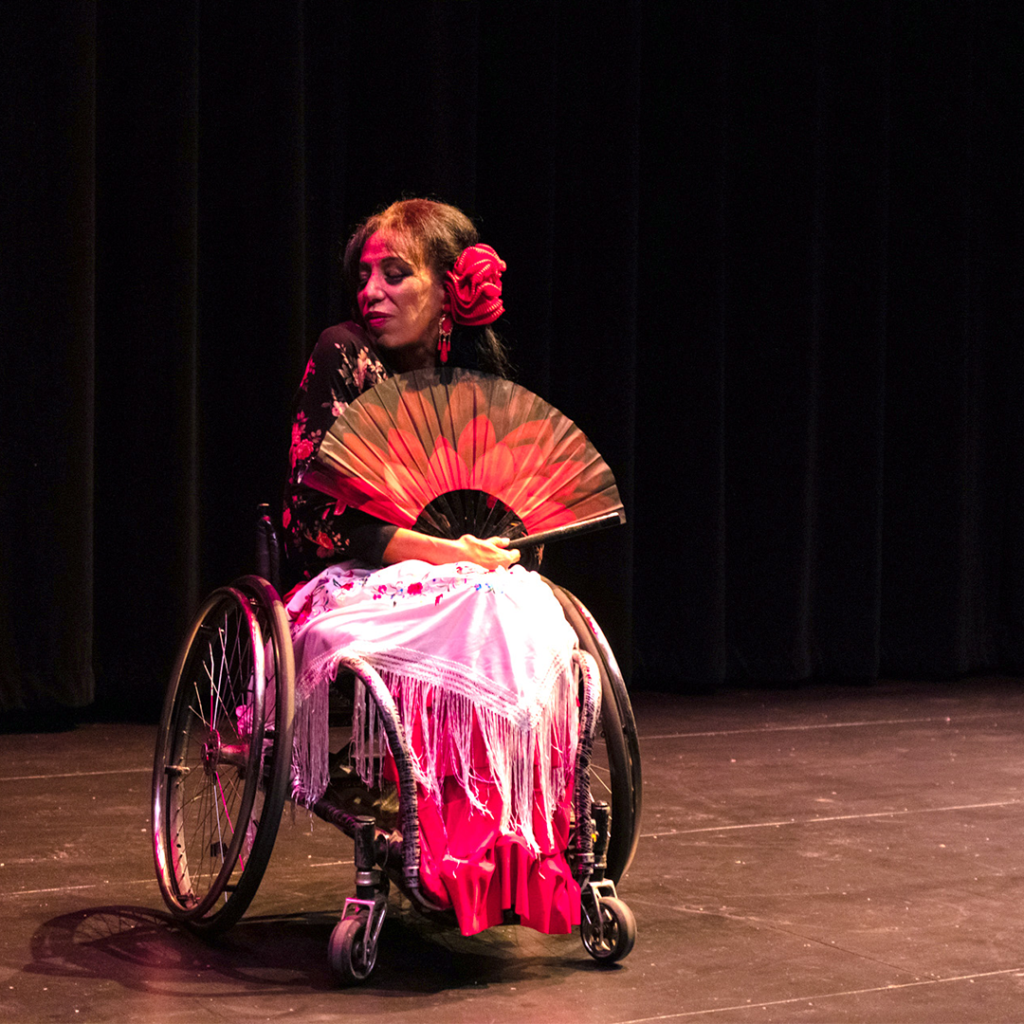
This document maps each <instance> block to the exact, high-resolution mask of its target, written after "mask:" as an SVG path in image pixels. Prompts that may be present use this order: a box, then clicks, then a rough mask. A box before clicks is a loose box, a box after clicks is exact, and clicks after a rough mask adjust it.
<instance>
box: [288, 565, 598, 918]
mask: <svg viewBox="0 0 1024 1024" xmlns="http://www.w3.org/2000/svg"><path fill="white" fill-rule="evenodd" d="M287 606H288V610H289V614H290V616H291V619H292V634H293V643H294V646H295V653H296V669H297V672H296V675H297V681H296V710H297V716H296V717H297V728H296V735H297V737H299V739H298V746H299V748H301V749H298V750H297V756H296V765H297V766H298V770H299V772H300V774H301V773H303V772H304V773H305V774H306V776H307V777H305V778H303V779H302V780H301V783H302V784H301V787H300V791H301V792H303V793H305V794H306V796H307V797H308V799H309V800H310V801H312V800H315V799H316V798H317V797H318V796H319V795H321V794H322V792H323V789H324V788H325V787H326V782H327V768H326V758H327V742H326V740H327V721H326V715H325V714H323V700H322V699H321V698H322V695H323V694H324V693H325V691H326V687H327V684H328V683H329V681H330V680H331V679H332V678H333V677H334V675H335V673H336V671H337V667H338V664H339V663H340V662H343V661H344V660H345V659H346V657H349V658H352V657H355V658H359V659H361V661H362V662H364V663H365V664H367V665H369V666H370V668H371V671H373V672H376V673H378V674H379V676H380V678H381V679H382V680H383V681H384V683H385V685H386V686H387V688H388V690H389V691H390V693H391V694H392V697H393V698H394V700H395V702H396V704H397V706H398V708H399V712H400V717H401V719H402V723H403V727H404V729H405V732H406V737H407V739H408V742H409V745H410V747H411V749H412V751H413V754H414V769H415V773H416V778H417V788H418V791H419V808H420V839H421V848H422V856H421V884H422V885H423V886H424V890H425V892H426V893H427V895H428V896H430V897H432V898H433V900H434V901H435V902H437V903H439V904H441V905H443V906H451V907H452V908H453V909H454V910H455V913H456V916H457V917H458V920H459V925H460V927H461V929H462V931H463V933H464V934H467V935H470V934H473V933H475V932H478V931H480V930H482V929H483V928H487V927H490V926H491V925H494V924H499V923H500V922H501V920H502V911H503V910H504V909H509V908H510V909H514V910H516V911H517V912H518V913H519V914H520V915H521V917H522V920H523V922H524V923H525V924H529V925H530V926H531V927H534V928H537V929H539V930H541V931H545V932H566V931H569V930H570V929H571V928H572V926H573V924H576V923H578V921H579V898H580V897H579V887H578V886H577V885H576V883H575V882H574V881H573V879H572V877H571V873H570V871H569V868H568V865H567V863H566V860H565V857H564V853H563V851H564V850H565V849H566V847H567V846H568V841H569V820H570V812H571V803H572V792H573V786H572V782H573V766H574V763H575V751H576V740H577V731H578V721H577V718H578V716H577V709H576V668H575V665H576V659H577V658H578V656H579V655H578V653H577V648H576V637H575V634H574V633H573V631H572V629H571V628H570V627H569V625H568V624H567V623H566V621H565V618H564V616H563V615H562V613H561V609H560V607H559V605H558V602H557V601H556V599H555V598H554V596H553V594H552V593H551V590H550V588H549V587H548V586H547V584H546V583H544V581H543V580H542V579H541V578H540V577H539V576H537V575H536V574H535V573H529V572H526V571H525V570H523V569H522V568H520V567H513V569H511V570H492V571H486V570H483V569H481V568H479V567H478V566H474V565H469V564H459V565H449V566H431V565H428V564H426V563H423V562H403V563H400V564H399V565H395V566H389V567H387V568H385V569H380V570H377V571H370V570H368V569H364V568H361V567H359V566H357V565H353V564H351V563H349V564H345V563H342V564H339V565H334V566H331V567H329V568H328V569H326V570H325V571H324V572H323V573H321V574H320V575H319V576H318V577H317V578H316V579H315V580H312V581H310V582H309V583H307V584H305V585H304V586H302V587H300V588H298V589H297V590H296V591H293V592H292V594H290V595H289V600H288V602H287ZM363 707H364V702H363V700H362V699H361V694H360V693H358V692H357V699H356V708H357V720H356V722H355V723H354V730H353V732H354V735H355V736H356V737H362V736H365V735H367V734H368V735H369V736H370V737H371V738H370V741H369V743H368V744H367V748H366V749H360V748H359V747H358V746H357V749H356V750H355V758H354V760H355V765H356V768H357V770H359V771H360V773H361V774H362V775H363V776H364V778H365V780H366V781H367V782H373V781H375V780H373V779H371V778H368V777H367V774H368V773H369V772H370V771H372V768H371V765H372V764H373V758H372V753H373V750H372V749H370V748H372V747H374V746H376V745H377V744H378V743H380V742H381V740H380V738H379V732H378V731H376V730H375V725H374V722H373V721H372V716H371V719H370V720H360V719H359V718H358V712H359V711H360V709H361V708H363ZM321 719H322V721H321ZM385 771H387V767H386V768H385Z"/></svg>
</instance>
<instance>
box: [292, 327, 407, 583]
mask: <svg viewBox="0 0 1024 1024" xmlns="http://www.w3.org/2000/svg"><path fill="white" fill-rule="evenodd" d="M389 376H390V373H389V372H388V370H387V369H386V367H385V366H384V364H383V363H382V362H381V361H380V359H379V358H378V357H377V355H376V354H375V353H374V351H373V349H372V348H371V347H370V343H369V339H368V337H367V335H366V333H365V332H364V331H363V330H362V329H361V328H360V327H359V326H358V325H357V324H354V323H344V324H337V325H336V326H334V327H328V328H327V330H326V331H324V332H323V334H321V335H320V340H319V341H318V342H317V343H316V348H314V349H313V354H312V356H310V359H309V363H308V364H307V366H306V372H305V374H304V375H303V378H302V383H301V384H300V385H299V390H298V394H297V395H296V396H295V404H294V409H295V412H294V417H293V419H292V443H291V449H290V453H289V456H290V461H291V473H290V475H289V477H288V486H287V488H286V490H285V503H284V515H283V516H282V522H283V524H284V527H285V529H286V530H287V531H288V533H289V534H290V535H291V538H292V542H293V544H294V545H295V546H296V547H297V548H298V550H299V551H300V552H301V554H302V557H303V561H304V563H305V566H306V570H307V572H309V573H310V575H315V574H316V573H318V572H320V571H321V570H322V569H324V568H326V566H327V565H328V564H329V563H331V562H336V561H339V560H341V559H346V558H358V559H359V560H360V561H363V562H367V563H369V564H371V565H380V564H381V562H382V561H383V557H384V549H385V548H386V547H387V546H388V542H389V541H390V540H391V538H392V537H393V536H394V533H395V530H397V529H398V527H396V526H391V525H390V524H388V523H384V522H382V521H381V520H379V519H375V518H374V517H373V516H369V515H367V514H366V513H365V512H361V511H359V509H355V508H348V507H346V506H345V505H343V504H342V503H341V502H337V501H335V499H334V498H332V497H329V496H328V495H326V494H323V493H322V492H321V491H317V490H314V489H313V488H311V487H306V486H304V485H303V484H301V483H299V479H300V477H301V475H302V473H303V471H304V470H305V468H306V467H307V466H308V465H309V464H310V462H312V461H313V459H314V458H316V451H317V449H318V448H319V447H320V443H321V441H323V439H324V435H325V434H326V433H327V431H328V430H329V429H330V427H331V424H332V423H333V422H334V421H335V420H336V419H337V418H338V417H339V416H340V415H341V414H342V412H343V411H344V409H345V407H346V406H347V405H348V404H349V403H350V402H353V401H354V400H355V399H356V398H358V397H359V395H361V394H362V393H363V392H364V391H366V390H368V389H369V388H372V387H373V386H374V385H375V384H379V383H380V382H381V381H382V380H386V379H387V378H388V377H389Z"/></svg>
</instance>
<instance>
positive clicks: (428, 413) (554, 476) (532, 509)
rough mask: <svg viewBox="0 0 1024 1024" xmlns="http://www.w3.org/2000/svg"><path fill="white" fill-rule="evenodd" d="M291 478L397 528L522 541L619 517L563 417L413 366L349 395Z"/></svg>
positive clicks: (589, 451)
mask: <svg viewBox="0 0 1024 1024" xmlns="http://www.w3.org/2000/svg"><path fill="white" fill-rule="evenodd" d="M302 481H303V483H305V484H308V485H309V486H312V487H315V488H317V489H318V490H321V491H323V492H325V493H326V494H330V495H332V496H333V497H335V498H338V499H340V500H341V501H343V502H344V503H345V504H346V505H351V506H353V507H355V508H360V509H362V510H363V511H364V512H368V513H369V514H370V515H373V516H376V517H377V518H378V519H383V520H384V521H385V522H388V523H393V524H394V525H396V526H404V527H407V528H409V529H413V530H418V531H419V532H420V533H426V534H431V535H433V536H436V537H447V538H450V539H455V538H458V537H461V536H462V535H463V534H464V533H470V534H473V535H474V536H477V537H499V536H500V537H510V538H518V540H516V539H513V544H512V546H515V547H525V546H529V545H533V544H540V543H543V542H544V541H546V540H553V539H555V538H556V537H560V536H566V535H569V534H574V533H581V532H585V531H587V530H590V529H598V528H600V527H603V526H610V525H613V524H615V523H621V522H624V521H625V518H626V517H625V513H624V511H623V508H622V501H621V500H620V498H619V492H618V488H617V487H616V486H615V478H614V477H613V475H612V471H611V470H610V469H609V468H608V464H607V463H606V462H605V461H604V459H602V458H601V456H600V455H599V454H598V453H597V450H596V449H595V448H594V446H593V445H592V444H591V443H590V441H588V440H587V438H586V436H585V435H584V434H583V432H582V431H581V430H580V429H579V427H577V426H576V425H575V424H574V423H573V422H572V421H571V420H570V419H569V418H568V417H567V416H564V415H563V414H562V413H560V412H559V411H558V410H557V409H555V408H554V407H553V406H551V405H549V404H548V403H547V402H545V401H544V400H543V399H541V398H538V397H537V395H535V394H533V393H532V392H530V391H527V390H526V389H525V388H522V387H520V386H519V385H517V384H513V383H512V382H511V381H508V380H504V379H502V378H501V377H492V376H489V375H486V374H481V373H476V372H474V371H472V370H462V369H441V370H415V371H413V372H412V373H403V374H399V375H397V376H395V377H391V378H389V379H388V380H386V381H383V382H382V383H380V384H378V385H377V386H376V387H373V388H371V389H370V390H369V391H366V392H364V393H363V394H362V395H360V396H359V398H357V399H356V400H355V401H354V402H353V403H352V404H351V405H349V406H348V407H347V408H346V409H345V411H344V412H343V413H342V414H341V415H340V416H339V417H338V418H337V419H336V420H335V421H334V424H333V425H332V426H331V428H330V430H329V431H328V433H327V435H326V436H325V437H324V440H323V442H322V444H321V445H320V448H319V450H318V452H317V461H316V462H315V463H311V464H310V466H309V468H308V469H307V470H306V471H305V473H304V474H303V477H302Z"/></svg>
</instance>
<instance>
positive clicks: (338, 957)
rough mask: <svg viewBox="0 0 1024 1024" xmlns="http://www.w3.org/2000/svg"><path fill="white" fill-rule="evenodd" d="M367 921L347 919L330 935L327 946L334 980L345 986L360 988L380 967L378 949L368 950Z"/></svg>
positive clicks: (359, 918) (356, 918)
mask: <svg viewBox="0 0 1024 1024" xmlns="http://www.w3.org/2000/svg"><path fill="white" fill-rule="evenodd" d="M366 921H367V919H366V917H365V915H362V914H360V915H359V916H358V917H346V918H345V919H344V920H343V921H339V922H338V923H337V924H336V925H335V926H334V931H332V932H331V940H330V942H329V943H328V946H327V959H328V961H329V962H330V965H331V970H332V971H333V972H334V976H335V977H336V978H337V979H338V982H339V984H342V985H357V984H359V982H361V981H366V979H367V978H368V977H369V976H370V974H371V973H372V972H373V969H374V967H376V966H377V947H376V946H374V948H373V949H371V950H370V951H369V955H367V950H366Z"/></svg>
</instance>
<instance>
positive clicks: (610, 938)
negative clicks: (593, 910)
mask: <svg viewBox="0 0 1024 1024" xmlns="http://www.w3.org/2000/svg"><path fill="white" fill-rule="evenodd" d="M597 906H598V912H599V913H600V915H601V918H602V920H603V923H604V934H603V935H601V934H600V933H599V931H598V929H597V927H596V922H591V920H590V919H589V918H588V917H587V914H586V909H585V908H584V914H583V920H582V922H581V923H580V938H581V939H583V945H584V947H585V949H586V951H587V952H588V953H589V954H590V955H591V956H592V957H593V958H594V959H595V960H598V961H600V962H601V963H607V964H613V963H615V962H617V961H618V960H621V959H623V957H626V956H629V952H630V950H631V949H632V948H633V943H634V942H636V918H635V917H634V916H633V911H632V910H630V909H629V907H628V906H626V904H625V903H623V902H622V900H620V899H616V898H615V897H612V896H607V897H604V898H602V899H600V900H599V901H598V904H597Z"/></svg>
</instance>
